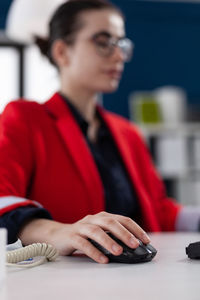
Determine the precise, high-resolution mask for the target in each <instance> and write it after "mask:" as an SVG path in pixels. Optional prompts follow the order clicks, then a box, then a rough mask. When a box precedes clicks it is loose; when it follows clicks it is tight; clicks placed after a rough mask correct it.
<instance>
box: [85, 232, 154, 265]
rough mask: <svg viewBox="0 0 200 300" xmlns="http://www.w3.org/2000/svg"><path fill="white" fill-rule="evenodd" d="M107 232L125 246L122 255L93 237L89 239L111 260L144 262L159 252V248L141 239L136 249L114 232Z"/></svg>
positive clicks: (131, 262) (116, 261)
mask: <svg viewBox="0 0 200 300" xmlns="http://www.w3.org/2000/svg"><path fill="white" fill-rule="evenodd" d="M107 234H108V235H109V236H110V237H111V238H112V239H113V240H115V241H116V242H117V243H118V244H119V245H120V246H121V247H122V248H123V252H122V253H121V254H120V255H114V254H112V253H111V252H109V251H108V250H107V249H105V248H104V247H102V246H101V245H100V244H99V243H97V242H96V241H94V240H92V239H89V241H90V242H91V243H92V244H93V245H94V246H95V247H96V248H97V249H99V250H100V251H101V252H102V253H103V254H104V255H105V256H107V257H108V258H109V262H115V263H126V264H135V263H143V262H148V261H151V260H152V259H153V258H154V257H155V255H156V253H157V250H156V249H155V248H154V247H153V246H152V245H150V244H147V245H145V244H143V243H142V242H141V241H139V242H140V245H139V246H138V247H137V248H136V249H132V248H130V247H128V246H127V245H126V244H124V243H123V242H122V241H120V240H119V239H118V238H116V237H115V236H114V235H113V234H112V233H110V232H107Z"/></svg>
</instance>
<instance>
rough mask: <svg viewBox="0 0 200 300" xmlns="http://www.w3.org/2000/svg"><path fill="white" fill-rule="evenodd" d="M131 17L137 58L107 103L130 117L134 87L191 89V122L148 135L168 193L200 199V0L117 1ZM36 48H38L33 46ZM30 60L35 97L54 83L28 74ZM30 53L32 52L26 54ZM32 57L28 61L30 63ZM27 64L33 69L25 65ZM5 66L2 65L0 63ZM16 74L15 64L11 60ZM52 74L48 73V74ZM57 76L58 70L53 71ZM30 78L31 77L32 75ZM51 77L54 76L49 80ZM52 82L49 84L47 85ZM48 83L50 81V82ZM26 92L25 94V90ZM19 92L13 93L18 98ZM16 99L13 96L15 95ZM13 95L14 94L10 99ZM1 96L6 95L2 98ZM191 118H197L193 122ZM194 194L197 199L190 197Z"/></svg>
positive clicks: (1, 6)
mask: <svg viewBox="0 0 200 300" xmlns="http://www.w3.org/2000/svg"><path fill="white" fill-rule="evenodd" d="M11 2H12V1H11V0H1V3H0V30H2V31H4V29H5V24H6V17H7V13H8V10H9V7H10V4H11ZM113 2H114V3H115V4H116V5H118V6H119V7H120V8H121V9H122V11H123V12H124V15H125V16H126V30H127V36H128V37H129V38H131V39H132V40H133V41H134V43H135V51H134V57H133V60H132V61H131V62H130V63H128V64H127V65H126V67H125V72H124V75H123V78H122V81H121V83H120V88H119V89H118V91H117V92H115V93H113V94H109V95H104V97H103V104H104V106H105V108H107V109H109V110H111V111H113V112H116V113H118V114H121V115H123V116H124V117H127V118H129V117H130V115H129V98H130V95H131V94H132V93H133V92H137V91H143V92H144V91H153V90H155V89H157V88H159V87H163V86H175V87H180V88H181V89H183V91H184V92H185V94H186V102H187V103H186V118H185V123H186V124H180V126H178V127H176V128H172V129H171V130H170V131H169V130H168V129H165V128H164V129H161V130H160V131H159V132H157V131H156V133H155V132H154V131H148V132H147V135H146V136H147V140H148V142H149V146H150V150H151V151H152V154H153V158H154V160H155V163H156V164H157V167H158V169H159V171H160V173H161V175H162V176H163V178H164V179H165V182H166V185H167V189H168V194H169V195H171V196H174V197H175V198H177V199H178V200H179V201H181V202H183V203H184V202H186V203H192V204H199V203H200V199H199V194H200V154H199V153H200V134H199V132H200V125H199V124H200V84H199V79H200V55H199V54H200V0H199V1H198V0H196V1H180V0H179V1H164V0H162V1H151V0H113ZM34 51H35V50H34ZM29 55H32V53H28V59H26V61H25V66H24V67H25V71H26V76H25V79H26V81H27V82H26V89H27V85H28V90H29V92H26V93H25V96H27V95H28V96H29V94H30V96H31V98H34V99H35V100H38V99H37V96H36V97H35V94H34V91H35V90H36V89H37V86H38V84H39V83H38V82H35V85H34V84H33V86H31V87H30V86H29V85H30V83H32V82H34V80H35V78H36V79H37V80H39V81H40V85H41V86H42V88H43V90H42V91H41V90H40V91H39V94H42V92H44V95H42V96H44V99H45V98H46V97H48V96H45V91H46V90H45V87H46V86H47V85H48V86H52V85H53V84H51V82H50V83H49V78H47V80H46V81H44V78H45V75H43V74H42V75H41V76H40V73H41V71H42V69H41V68H40V72H39V73H38V70H37V69H36V70H34V72H35V75H34V76H35V77H34V76H33V77H29V76H28V75H29V73H31V72H29V71H30V69H31V71H32V70H33V68H34V65H35V63H32V65H31V66H30V65H28V63H29V64H31V61H32V58H31V59H30V57H32V56H29ZM26 56H27V53H26ZM26 62H28V63H26ZM26 64H27V65H28V69H26ZM1 67H2V66H1ZM5 68H6V67H5ZM10 70H11V73H12V64H11V61H10ZM47 75H48V74H47ZM53 76H54V75H53ZM27 78H28V79H27ZM51 79H52V77H51V78H50V80H51ZM46 84H47V85H46ZM45 85H46V86H45ZM22 94H23V93H22ZM18 96H19V95H17V94H16V95H14V98H16V97H18ZM11 98H12V97H11ZM9 100H12V99H9ZM0 101H2V97H1V98H0ZM171 112H172V110H171ZM186 121H191V122H196V125H195V126H194V127H193V126H192V127H188V123H187V122H186ZM191 194H193V196H192V197H193V199H191Z"/></svg>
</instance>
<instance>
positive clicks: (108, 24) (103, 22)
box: [78, 9, 125, 37]
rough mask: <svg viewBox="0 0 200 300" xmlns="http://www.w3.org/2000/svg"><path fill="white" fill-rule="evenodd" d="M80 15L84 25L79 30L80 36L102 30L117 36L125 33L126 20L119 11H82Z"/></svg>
mask: <svg viewBox="0 0 200 300" xmlns="http://www.w3.org/2000/svg"><path fill="white" fill-rule="evenodd" d="M80 17H81V19H82V21H83V22H84V26H83V28H82V29H81V30H80V31H79V34H78V35H79V36H89V35H92V34H94V33H97V32H101V31H108V32H109V33H110V34H111V35H113V36H116V37H122V36H124V35H125V28H124V20H123V18H122V16H121V15H120V14H119V13H118V12H117V11H114V10H108V9H103V10H92V11H86V12H84V13H82V15H81V16H80Z"/></svg>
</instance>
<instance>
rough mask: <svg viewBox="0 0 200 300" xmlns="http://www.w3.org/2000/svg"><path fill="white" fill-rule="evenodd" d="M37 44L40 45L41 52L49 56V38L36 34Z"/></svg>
mask: <svg viewBox="0 0 200 300" xmlns="http://www.w3.org/2000/svg"><path fill="white" fill-rule="evenodd" d="M34 40H35V44H36V45H37V46H38V47H39V49H40V52H41V53H42V54H43V55H45V56H47V57H48V53H49V41H48V39H44V38H42V37H40V36H35V38H34Z"/></svg>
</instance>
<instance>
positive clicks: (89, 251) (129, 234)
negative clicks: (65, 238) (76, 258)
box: [71, 212, 150, 263]
mask: <svg viewBox="0 0 200 300" xmlns="http://www.w3.org/2000/svg"><path fill="white" fill-rule="evenodd" d="M72 226H73V237H72V238H71V243H72V246H73V247H74V248H75V249H79V250H81V251H83V252H84V253H85V254H86V255H87V256H89V257H91V258H92V259H93V260H95V261H96V262H98V263H107V262H108V258H107V257H106V256H105V255H104V254H103V253H102V252H101V251H99V250H98V249H97V248H96V247H94V246H93V245H92V244H91V243H90V242H89V241H88V238H90V239H93V240H94V241H96V242H97V243H99V244H100V245H101V246H103V247H104V248H106V249H107V250H108V251H109V252H111V253H112V254H113V255H120V254H121V253H122V251H123V249H122V247H121V246H120V245H119V244H118V243H117V242H116V241H114V240H113V239H112V238H111V237H110V236H109V235H108V234H107V233H106V231H109V232H111V233H112V234H113V235H114V236H116V238H118V239H119V240H121V241H122V242H124V243H125V244H126V245H127V246H129V247H130V248H137V247H138V246H139V241H138V239H139V240H141V241H142V242H143V243H145V244H147V243H149V242H150V239H149V237H148V235H147V234H146V233H145V231H144V230H143V229H142V228H141V227H140V226H139V225H138V224H137V223H135V222H134V221H133V220H132V219H130V218H128V217H124V216H121V215H114V214H109V213H106V212H101V213H98V214H96V215H88V216H86V217H85V218H83V219H82V220H80V221H78V222H77V223H75V224H73V225H72Z"/></svg>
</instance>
